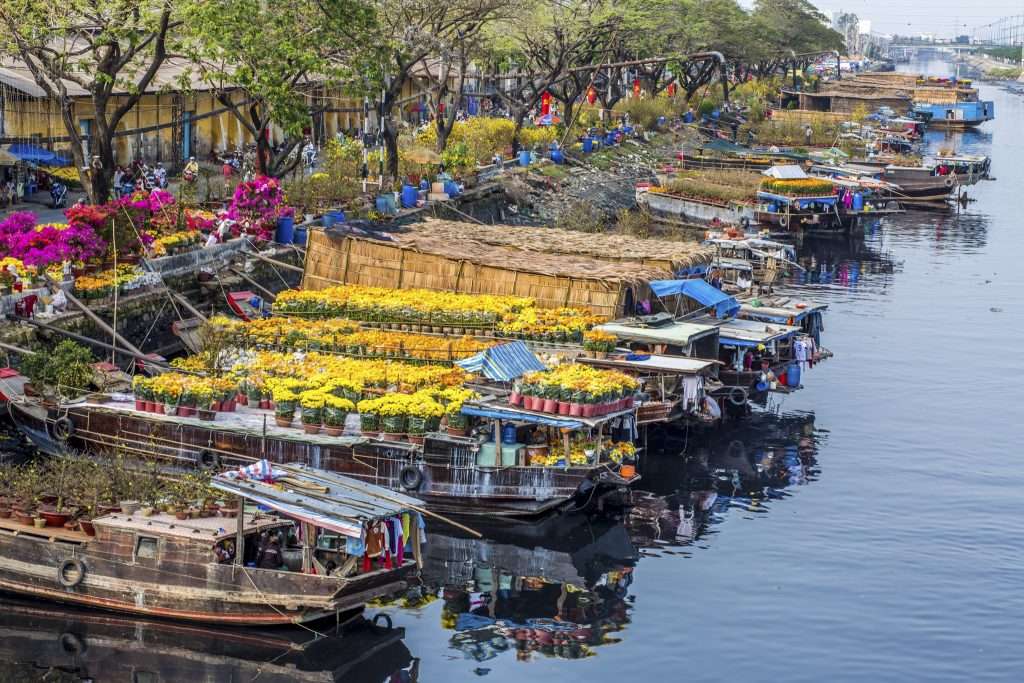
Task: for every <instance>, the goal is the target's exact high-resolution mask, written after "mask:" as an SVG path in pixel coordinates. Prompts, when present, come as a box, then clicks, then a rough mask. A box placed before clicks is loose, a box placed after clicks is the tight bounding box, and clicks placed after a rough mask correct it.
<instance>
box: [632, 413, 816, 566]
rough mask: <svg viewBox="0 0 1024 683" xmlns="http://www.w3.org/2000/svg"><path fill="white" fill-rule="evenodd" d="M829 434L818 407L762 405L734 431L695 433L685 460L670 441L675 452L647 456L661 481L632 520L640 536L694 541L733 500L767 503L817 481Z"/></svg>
mask: <svg viewBox="0 0 1024 683" xmlns="http://www.w3.org/2000/svg"><path fill="white" fill-rule="evenodd" d="M822 436H823V435H822V433H821V432H820V431H816V430H815V427H814V415H813V414H812V413H794V414H788V415H772V414H770V413H760V414H754V415H753V416H752V417H751V419H749V420H747V421H745V422H742V423H736V424H735V425H734V429H733V430H731V431H730V432H729V433H727V434H718V433H713V434H709V435H708V436H707V438H706V439H704V440H703V441H702V442H700V443H694V442H693V441H691V442H690V443H689V444H688V447H687V456H686V460H685V462H684V464H683V466H682V467H680V465H679V461H678V456H674V455H672V454H671V448H672V447H671V446H667V447H666V450H667V451H669V453H666V454H663V455H662V456H661V457H648V458H647V459H646V460H645V462H644V463H643V468H644V472H645V476H644V481H645V482H646V483H647V485H648V486H650V484H651V483H652V482H659V483H660V486H659V487H658V489H657V490H656V491H654V492H649V493H647V494H646V495H640V494H639V493H638V495H637V496H636V500H635V504H634V507H633V508H632V509H631V511H630V515H629V519H628V521H627V525H628V526H629V530H630V536H631V538H632V540H633V542H634V543H635V544H636V545H638V546H642V547H650V546H654V545H657V544H669V545H687V544H690V543H692V542H694V541H696V540H697V539H698V538H700V536H701V535H702V534H703V533H704V531H705V529H706V528H707V526H708V525H709V524H713V523H714V522H715V521H716V516H720V515H722V514H724V513H725V512H727V511H728V510H729V508H731V507H742V508H745V509H747V508H750V506H752V505H760V504H761V501H768V500H774V499H778V498H782V497H785V496H786V495H788V493H787V492H786V489H789V488H791V487H793V486H799V485H802V484H807V483H809V482H811V481H814V480H815V479H816V478H817V475H818V469H817V460H816V454H817V447H818V443H819V442H820V440H821V438H822Z"/></svg>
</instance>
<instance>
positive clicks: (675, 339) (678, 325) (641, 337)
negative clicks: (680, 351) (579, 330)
mask: <svg viewBox="0 0 1024 683" xmlns="http://www.w3.org/2000/svg"><path fill="white" fill-rule="evenodd" d="M596 329H599V330H601V331H602V332H607V333H608V334H614V335H615V336H616V338H618V339H621V340H624V341H635V342H647V343H652V344H672V345H673V346H689V345H690V344H692V343H693V342H695V341H697V340H698V339H702V338H703V337H707V336H708V335H712V334H715V332H716V330H717V329H718V328H717V327H715V326H714V325H698V324H694V323H693V322H674V323H671V324H668V325H664V326H662V327H641V326H639V325H626V324H622V323H605V324H604V325H598V326H597V328H596Z"/></svg>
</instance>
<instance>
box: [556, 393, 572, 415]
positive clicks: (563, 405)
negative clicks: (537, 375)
mask: <svg viewBox="0 0 1024 683" xmlns="http://www.w3.org/2000/svg"><path fill="white" fill-rule="evenodd" d="M571 400H572V389H570V388H569V387H562V388H561V389H560V390H559V392H558V414H559V415H568V414H569V402H570V401H571Z"/></svg>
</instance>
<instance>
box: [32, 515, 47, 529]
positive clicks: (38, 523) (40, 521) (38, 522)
mask: <svg viewBox="0 0 1024 683" xmlns="http://www.w3.org/2000/svg"><path fill="white" fill-rule="evenodd" d="M32 525H33V526H34V527H35V528H37V529H45V528H46V520H45V519H44V518H42V517H35V518H34V519H33V520H32Z"/></svg>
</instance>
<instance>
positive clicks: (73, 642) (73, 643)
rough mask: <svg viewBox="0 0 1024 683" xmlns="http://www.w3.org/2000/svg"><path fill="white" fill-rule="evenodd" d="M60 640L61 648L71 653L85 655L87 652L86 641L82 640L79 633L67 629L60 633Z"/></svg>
mask: <svg viewBox="0 0 1024 683" xmlns="http://www.w3.org/2000/svg"><path fill="white" fill-rule="evenodd" d="M58 642H60V649H61V650H63V651H64V652H66V653H68V654H69V655H84V654H85V650H86V647H85V641H84V640H82V639H81V638H80V637H79V636H78V635H76V634H74V633H72V632H71V631H65V632H64V633H62V634H60V638H58Z"/></svg>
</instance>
